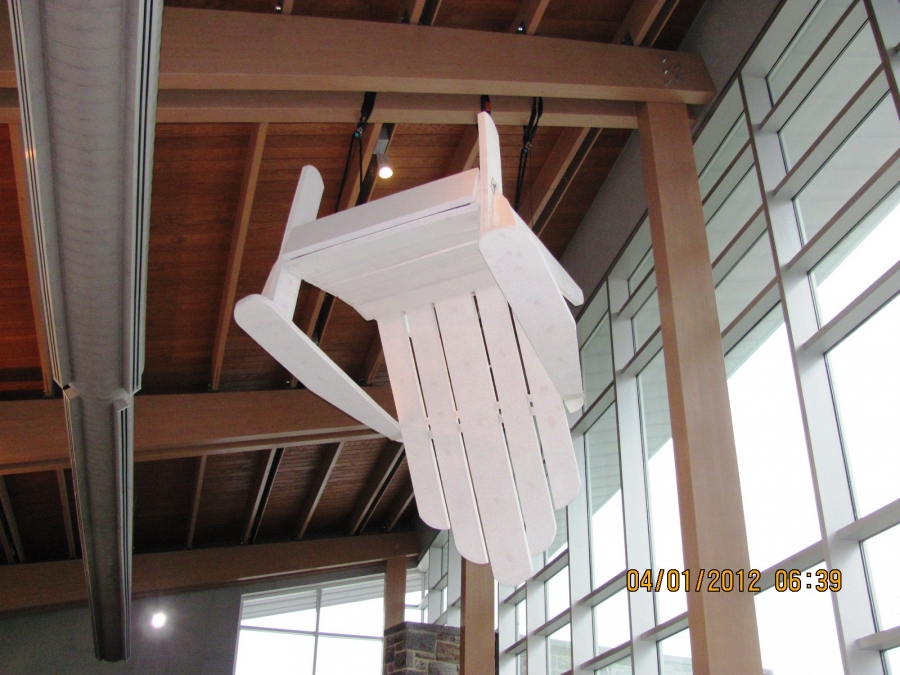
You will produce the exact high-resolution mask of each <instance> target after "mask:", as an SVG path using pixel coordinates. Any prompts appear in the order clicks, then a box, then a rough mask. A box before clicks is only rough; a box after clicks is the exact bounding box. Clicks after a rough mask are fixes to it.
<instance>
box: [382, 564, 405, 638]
mask: <svg viewBox="0 0 900 675" xmlns="http://www.w3.org/2000/svg"><path fill="white" fill-rule="evenodd" d="M405 614H406V558H388V561H387V565H386V566H385V570H384V629H385V630H387V629H388V628H390V627H391V626H396V625H397V624H398V623H403V621H404V619H405Z"/></svg>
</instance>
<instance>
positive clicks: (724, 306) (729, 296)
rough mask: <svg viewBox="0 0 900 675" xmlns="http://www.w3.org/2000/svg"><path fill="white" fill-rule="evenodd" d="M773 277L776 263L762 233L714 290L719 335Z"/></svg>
mask: <svg viewBox="0 0 900 675" xmlns="http://www.w3.org/2000/svg"><path fill="white" fill-rule="evenodd" d="M774 278H775V263H774V260H773V258H772V247H771V246H770V245H769V235H768V234H767V233H765V232H763V234H762V236H761V237H760V238H759V239H757V240H756V243H755V244H753V246H751V247H750V250H749V251H747V253H745V254H744V257H743V258H741V260H740V261H739V262H738V264H737V265H735V266H734V267H733V268H732V269H731V271H730V272H729V273H728V274H726V275H725V278H724V279H722V281H720V282H719V285H718V286H717V287H716V307H717V309H718V311H719V330H721V331H722V332H724V331H725V329H726V328H728V325H729V324H730V323H731V322H732V321H734V320H735V319H736V318H737V316H738V314H740V313H741V312H742V311H744V308H745V307H747V305H749V304H750V302H751V301H752V300H753V299H754V298H755V297H756V296H757V295H759V293H761V292H762V290H763V289H764V288H765V287H766V284H768V283H769V282H770V281H771V280H772V279H774Z"/></svg>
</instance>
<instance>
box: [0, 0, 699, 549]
mask: <svg viewBox="0 0 900 675" xmlns="http://www.w3.org/2000/svg"><path fill="white" fill-rule="evenodd" d="M701 4H702V0H680V1H679V0H666V1H663V0H658V1H657V2H647V1H646V0H637V4H636V5H635V8H634V11H635V12H636V11H638V10H639V9H640V7H644V6H648V5H652V6H653V7H651V8H650V10H649V11H651V12H652V13H653V14H652V16H651V17H650V18H651V19H652V20H649V23H648V25H649V29H648V30H647V31H646V32H647V35H646V37H645V38H643V40H642V42H641V44H643V45H644V46H650V45H653V46H657V47H661V48H667V49H675V48H677V47H678V45H679V44H680V42H681V40H682V39H683V37H684V35H685V33H686V31H687V28H688V26H689V25H690V23H691V22H692V21H693V20H694V18H695V16H696V14H697V12H698V11H699V8H700V5H701ZM166 5H167V6H180V7H194V8H201V9H218V10H234V11H246V12H270V13H271V12H276V11H279V8H280V9H281V11H292V12H293V13H295V14H307V15H312V16H324V17H332V18H343V19H356V20H367V21H385V22H398V21H400V20H401V18H402V17H403V16H404V14H406V16H407V17H409V18H412V19H413V20H415V18H416V17H421V22H423V23H429V22H432V23H433V24H434V25H438V26H445V27H451V28H467V29H474V30H482V31H503V32H509V31H515V29H516V28H517V27H518V25H519V23H521V25H522V27H523V32H532V31H534V32H535V33H536V34H537V35H544V36H550V37H560V38H570V39H577V40H589V41H602V42H612V41H615V40H617V39H618V40H620V41H621V40H622V39H623V38H622V37H619V38H617V33H622V35H624V32H625V31H624V30H623V26H625V25H626V24H625V23H623V22H626V17H628V16H629V10H631V9H632V0H494V1H492V2H484V1H483V0H441V1H435V0H428V1H427V2H425V1H423V0H379V1H378V2H374V1H372V0H295V1H294V2H291V0H218V1H216V0H166ZM654 17H655V18H654ZM639 18H644V17H639ZM629 21H631V19H629ZM535 28H536V30H534V29H535ZM624 39H626V40H627V39H628V38H624ZM376 105H377V102H376ZM386 127H387V128H388V129H389V130H390V131H391V132H392V133H391V142H390V146H389V152H388V155H389V157H390V160H391V164H392V166H393V168H394V172H395V173H394V176H393V177H392V178H391V179H389V180H377V181H374V182H372V181H371V179H369V180H368V182H364V183H363V185H362V190H361V192H362V199H366V198H367V197H368V199H370V200H371V199H378V198H380V197H384V196H386V195H389V194H391V193H393V192H397V191H399V190H405V189H407V188H411V187H414V186H416V185H421V184H423V183H426V182H428V181H432V180H435V179H437V178H440V177H443V176H445V175H447V174H448V173H454V172H456V171H459V170H461V169H462V168H464V167H465V166H470V165H471V162H473V161H477V159H476V158H475V157H474V147H475V146H474V145H473V142H474V141H475V140H477V139H476V136H475V134H474V133H473V131H474V128H473V127H467V126H464V125H424V124H423V125H413V124H397V125H395V126H391V125H386ZM352 131H353V127H352V125H348V124H345V123H343V124H268V125H256V124H159V125H158V126H157V130H156V149H155V167H154V175H153V195H152V211H151V228H150V253H149V279H148V298H147V329H146V365H145V369H144V374H143V389H142V392H141V395H153V394H163V393H166V394H171V393H195V394H199V393H205V392H209V391H253V390H270V389H279V388H288V387H296V386H298V385H297V383H296V382H292V380H291V378H290V376H289V375H288V374H287V373H286V372H285V371H284V369H283V368H281V367H280V366H279V365H278V364H277V363H275V362H274V361H273V360H272V359H271V357H269V356H268V354H266V353H265V352H264V351H263V350H262V349H261V348H260V347H258V346H257V345H256V344H255V343H254V342H253V341H252V340H251V339H250V338H249V337H247V335H245V334H244V333H243V331H241V330H240V329H239V328H238V327H237V325H236V324H235V323H234V321H233V319H230V320H228V321H227V323H226V322H225V321H223V319H222V317H223V312H228V313H227V314H224V316H225V317H226V318H228V317H229V316H230V309H231V307H232V306H233V302H234V300H236V299H240V298H241V297H243V296H245V295H247V294H249V293H257V292H259V291H260V290H261V289H262V286H263V283H264V281H265V278H266V276H267V274H268V270H269V267H270V266H271V264H272V262H273V261H274V258H275V254H276V252H277V250H278V247H279V244H280V241H281V236H282V232H283V229H284V224H285V221H286V219H287V215H288V211H289V209H290V205H291V200H292V197H293V193H294V189H295V187H296V182H297V178H298V176H299V174H300V170H301V169H302V167H303V166H305V165H307V164H312V165H314V166H315V167H316V168H318V169H319V171H320V172H321V173H322V177H323V179H324V181H325V195H324V199H323V202H322V208H321V211H320V216H323V215H327V214H329V213H332V212H333V211H334V210H335V209H336V207H337V200H338V192H339V189H340V185H341V181H342V177H343V171H344V163H345V160H346V155H347V150H348V146H349V142H350V135H351V133H352ZM499 131H500V137H501V149H502V154H503V169H504V181H503V182H504V186H503V187H504V193H506V194H508V195H510V196H512V195H514V194H515V175H516V169H517V163H518V158H519V152H520V150H521V145H522V129H521V128H519V127H500V129H499ZM16 133H18V129H17V128H16V127H15V126H12V125H0V400H3V399H6V400H10V399H23V398H33V397H41V396H44V395H50V396H57V397H58V396H59V392H58V391H52V390H50V387H49V386H48V385H47V384H46V382H47V377H46V368H42V360H41V346H40V342H39V339H38V334H39V332H40V331H38V330H37V329H36V322H37V321H40V316H39V314H36V313H35V311H34V305H33V303H32V296H31V294H30V287H29V269H28V261H29V257H28V254H27V251H28V249H29V246H28V241H27V238H24V237H23V231H24V230H25V229H27V228H23V221H22V217H21V211H20V209H21V206H20V202H19V198H20V196H21V195H22V191H23V186H24V182H23V181H24V177H23V176H22V175H20V174H21V172H20V171H18V170H17V167H16V162H14V156H15V155H14V152H15V149H16V148H17V147H18V146H17V145H16V143H15V134H16ZM629 134H630V131H628V130H599V131H598V130H593V131H589V130H569V129H562V128H549V127H548V128H539V129H538V132H537V136H536V138H535V142H534V147H533V149H532V153H531V158H530V161H529V164H528V171H527V174H526V181H525V183H526V185H525V198H524V199H523V204H522V209H521V210H522V211H523V217H524V215H525V214H531V213H533V212H534V211H535V210H537V211H540V214H539V215H538V216H537V217H536V218H535V219H534V223H533V224H534V225H535V229H536V230H537V231H539V232H540V236H541V238H542V240H543V241H544V242H545V243H546V245H547V246H548V248H549V249H550V250H551V251H552V252H553V253H554V254H555V255H556V256H560V255H561V254H562V253H563V251H564V250H565V248H566V246H567V245H568V242H569V241H570V239H571V237H572V235H573V234H574V232H575V229H576V228H577V227H578V225H579V224H580V223H581V220H582V219H583V217H584V215H585V213H586V212H587V210H588V208H589V206H590V204H591V202H592V201H593V199H594V196H595V195H596V194H597V190H598V189H599V187H600V186H601V184H602V183H603V181H604V179H605V178H606V175H607V174H608V172H609V171H610V169H611V167H612V165H613V164H614V163H615V161H616V159H617V157H618V156H619V153H620V152H621V149H622V147H623V145H624V143H625V141H626V140H627V138H628V136H629ZM260 144H261V145H260ZM260 151H261V152H260ZM545 169H546V171H544V170H545ZM542 171H544V173H543V174H542ZM351 174H353V172H351ZM352 182H353V179H352V176H351V179H350V180H349V181H348V185H350V184H352ZM532 188H533V189H532ZM241 244H243V245H241ZM229 281H230V283H231V286H232V287H233V289H234V290H233V293H232V294H231V295H230V296H229V292H228V288H229ZM223 296H224V300H223ZM295 321H296V322H297V324H298V325H299V326H300V327H301V328H302V329H303V330H307V332H309V333H310V334H311V335H312V334H314V335H315V337H316V338H317V339H318V340H319V343H320V346H321V347H322V349H323V350H324V351H325V352H326V353H327V354H328V355H329V356H330V357H331V358H332V359H334V361H335V362H336V363H337V364H338V365H340V366H341V367H342V368H344V370H345V371H346V372H347V373H349V374H350V375H351V376H352V377H354V378H355V379H357V380H358V381H359V382H361V383H363V384H373V383H374V384H386V383H387V382H388V379H387V373H386V371H385V369H384V366H383V364H382V363H381V359H380V345H379V343H378V338H377V330H376V327H375V325H374V324H373V323H370V322H366V321H365V320H363V319H362V318H361V317H360V316H359V315H358V314H357V313H356V312H355V311H353V310H352V309H351V308H350V307H349V306H347V305H346V304H345V303H343V302H341V301H340V300H334V301H331V300H330V299H324V302H323V297H322V295H321V294H320V293H319V292H318V290H317V289H314V288H310V287H308V286H306V285H304V287H303V289H302V290H301V293H300V298H299V302H298V309H297V314H296V316H295ZM220 322H222V328H221V330H220V329H219V324H220ZM217 333H220V336H219V338H218V343H217ZM217 347H218V350H217ZM214 372H216V373H217V376H215V377H214V374H213V373H214ZM299 386H302V385H299ZM54 388H55V385H54ZM210 395H214V394H210ZM0 405H2V403H0ZM0 474H2V471H0ZM414 504H415V502H414V500H413V499H412V498H411V485H410V482H409V471H408V468H407V467H406V462H405V459H403V456H402V452H400V451H399V450H398V448H397V447H394V445H393V444H392V443H390V442H389V441H387V440H386V439H373V440H358V441H346V442H335V443H324V444H321V445H306V446H301V447H290V448H285V449H282V448H271V449H267V450H254V451H250V452H235V453H231V454H221V455H209V456H199V457H186V458H178V459H166V460H158V461H148V462H140V463H137V464H136V466H135V510H134V513H135V516H134V519H135V524H134V525H135V529H134V532H135V535H134V544H135V550H136V552H154V551H165V550H178V549H183V548H191V547H205V546H222V545H237V544H241V543H253V542H257V541H278V540H287V539H291V538H296V537H298V536H302V537H304V538H313V537H323V536H336V535H356V534H361V533H364V532H365V533H372V532H382V531H390V530H393V529H408V528H410V527H413V526H414V523H415V520H416V513H415V507H414ZM74 517H75V515H74V501H73V499H72V479H71V474H70V471H69V470H68V469H59V470H54V471H37V472H33V473H18V474H8V475H5V476H4V475H0V544H2V551H0V564H9V563H15V562H23V561H24V562H35V561H45V560H60V559H65V558H74V557H78V556H79V555H80V553H79V543H78V541H77V538H76V537H74V536H73V532H74V531H77V529H73V518H74Z"/></svg>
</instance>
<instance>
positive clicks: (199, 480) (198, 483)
mask: <svg viewBox="0 0 900 675" xmlns="http://www.w3.org/2000/svg"><path fill="white" fill-rule="evenodd" d="M205 477H206V455H200V457H199V458H198V460H197V473H196V476H195V478H194V498H193V499H192V500H191V518H190V521H189V522H188V533H187V540H186V541H185V544H184V547H185V548H186V549H192V548H194V534H195V533H196V531H197V514H198V513H200V496H201V494H202V493H203V479H204V478H205Z"/></svg>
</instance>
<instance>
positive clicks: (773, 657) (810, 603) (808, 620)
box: [756, 568, 844, 675]
mask: <svg viewBox="0 0 900 675" xmlns="http://www.w3.org/2000/svg"><path fill="white" fill-rule="evenodd" d="M815 569H816V568H812V569H810V570H807V572H804V574H803V579H804V580H805V582H804V584H803V585H804V586H805V584H806V583H812V584H813V586H815V584H816V583H817V581H818V579H817V577H816V575H815ZM807 573H810V574H811V576H810V577H807V576H806V574H807ZM756 620H757V623H758V625H759V645H760V649H761V650H762V659H763V668H764V669H765V670H766V671H770V672H773V673H776V674H777V675H807V674H808V673H815V674H816V675H842V674H843V672H844V670H843V667H842V665H841V653H840V648H839V647H838V637H837V630H836V628H835V624H834V610H833V608H832V605H831V592H830V591H826V592H824V593H820V592H819V591H817V590H815V588H812V589H807V588H801V590H800V591H799V592H797V593H792V592H790V591H783V592H781V593H779V592H778V591H776V590H775V589H774V588H771V589H769V590H767V591H764V592H763V593H760V594H759V595H757V596H756Z"/></svg>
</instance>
